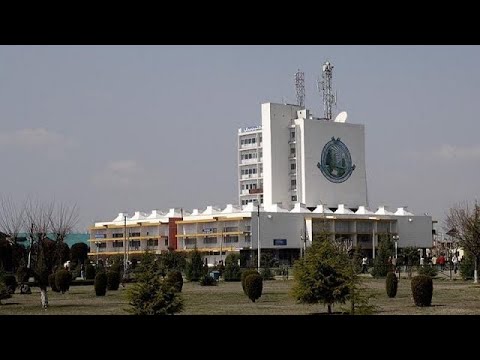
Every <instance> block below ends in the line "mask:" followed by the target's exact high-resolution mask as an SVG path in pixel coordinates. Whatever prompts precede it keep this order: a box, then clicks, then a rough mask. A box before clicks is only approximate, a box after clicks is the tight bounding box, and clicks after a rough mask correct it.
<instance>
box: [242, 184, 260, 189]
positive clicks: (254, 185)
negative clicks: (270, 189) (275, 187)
mask: <svg viewBox="0 0 480 360" xmlns="http://www.w3.org/2000/svg"><path fill="white" fill-rule="evenodd" d="M256 188H257V184H242V186H241V189H242V190H250V189H256Z"/></svg>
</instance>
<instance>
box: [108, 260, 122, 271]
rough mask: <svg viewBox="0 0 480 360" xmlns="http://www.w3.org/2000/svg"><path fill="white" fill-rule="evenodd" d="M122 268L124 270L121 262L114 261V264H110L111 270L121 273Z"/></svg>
mask: <svg viewBox="0 0 480 360" xmlns="http://www.w3.org/2000/svg"><path fill="white" fill-rule="evenodd" d="M122 270H123V265H122V264H120V263H119V262H116V263H113V265H112V266H110V269H109V271H111V272H116V273H119V274H121V273H122Z"/></svg>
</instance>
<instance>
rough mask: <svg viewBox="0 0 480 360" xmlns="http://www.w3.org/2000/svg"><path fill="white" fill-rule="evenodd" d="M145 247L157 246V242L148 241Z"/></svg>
mask: <svg viewBox="0 0 480 360" xmlns="http://www.w3.org/2000/svg"><path fill="white" fill-rule="evenodd" d="M147 246H158V240H154V239H148V240H147Z"/></svg>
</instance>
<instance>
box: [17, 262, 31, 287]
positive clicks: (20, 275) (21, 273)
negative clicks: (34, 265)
mask: <svg viewBox="0 0 480 360" xmlns="http://www.w3.org/2000/svg"><path fill="white" fill-rule="evenodd" d="M29 277H30V271H29V269H28V268H27V267H26V266H21V267H19V268H18V270H17V279H18V281H19V282H21V283H24V282H28V278H29Z"/></svg>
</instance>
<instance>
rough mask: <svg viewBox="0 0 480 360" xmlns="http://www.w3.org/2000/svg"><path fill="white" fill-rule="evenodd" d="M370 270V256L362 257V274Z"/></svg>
mask: <svg viewBox="0 0 480 360" xmlns="http://www.w3.org/2000/svg"><path fill="white" fill-rule="evenodd" d="M367 271H368V258H367V257H366V256H364V257H363V259H362V274H365V273H366V272H367Z"/></svg>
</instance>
